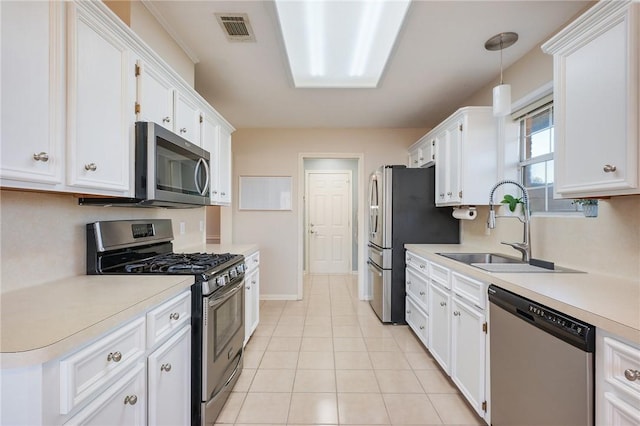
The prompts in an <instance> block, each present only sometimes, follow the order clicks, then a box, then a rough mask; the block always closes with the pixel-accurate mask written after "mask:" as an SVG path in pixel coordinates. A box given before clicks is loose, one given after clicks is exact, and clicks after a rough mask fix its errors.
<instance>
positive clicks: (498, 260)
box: [436, 253, 582, 273]
mask: <svg viewBox="0 0 640 426" xmlns="http://www.w3.org/2000/svg"><path fill="white" fill-rule="evenodd" d="M436 254H439V255H440V256H444V257H448V258H449V259H453V260H457V261H458V262H462V263H466V264H467V265H471V266H473V267H476V268H480V269H483V270H485V271H489V272H502V273H536V272H538V273H545V272H546V273H549V272H550V273H554V272H578V273H580V272H582V271H576V270H574V269H568V268H563V267H560V266H557V265H553V263H549V265H550V266H545V265H541V264H544V263H548V262H541V261H538V262H537V264H535V265H533V264H529V263H527V262H523V261H522V260H521V259H518V258H516V257H511V256H506V255H504V254H497V253H436ZM532 263H533V261H532ZM543 266H544V267H543Z"/></svg>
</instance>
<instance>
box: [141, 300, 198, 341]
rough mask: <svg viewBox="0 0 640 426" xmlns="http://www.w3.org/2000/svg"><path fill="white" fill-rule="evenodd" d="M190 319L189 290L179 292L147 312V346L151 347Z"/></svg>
mask: <svg viewBox="0 0 640 426" xmlns="http://www.w3.org/2000/svg"><path fill="white" fill-rule="evenodd" d="M190 320H191V292H190V291H187V292H185V293H182V294H179V295H178V296H176V297H174V298H173V299H171V300H169V301H168V302H166V303H163V304H162V305H160V306H158V307H157V308H155V309H153V310H152V311H150V312H149V313H147V346H148V347H152V346H154V345H155V344H156V343H158V342H160V341H161V340H162V339H164V338H165V337H167V336H169V335H170V334H171V333H173V332H174V331H175V330H177V329H179V328H180V327H182V326H183V325H185V324H189V323H190Z"/></svg>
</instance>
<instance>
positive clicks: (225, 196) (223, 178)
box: [218, 126, 231, 205]
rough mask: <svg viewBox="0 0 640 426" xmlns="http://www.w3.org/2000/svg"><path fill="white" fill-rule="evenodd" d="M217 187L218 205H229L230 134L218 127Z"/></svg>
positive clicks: (223, 128)
mask: <svg viewBox="0 0 640 426" xmlns="http://www.w3.org/2000/svg"><path fill="white" fill-rule="evenodd" d="M218 167H219V169H218V187H219V188H220V198H219V199H220V204H222V205H230V204H231V133H229V131H228V130H227V129H226V128H225V127H222V126H221V127H220V148H219V150H218Z"/></svg>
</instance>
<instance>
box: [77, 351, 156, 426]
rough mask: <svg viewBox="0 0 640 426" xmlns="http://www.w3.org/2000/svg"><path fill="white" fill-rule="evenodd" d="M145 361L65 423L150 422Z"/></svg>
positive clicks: (138, 423)
mask: <svg viewBox="0 0 640 426" xmlns="http://www.w3.org/2000/svg"><path fill="white" fill-rule="evenodd" d="M145 389H146V374H145V365H144V362H140V363H138V365H136V366H135V367H134V368H133V369H131V371H130V372H129V373H127V375H126V376H124V377H123V378H122V379H120V380H118V381H117V382H116V383H114V384H113V385H112V386H111V387H109V388H108V389H107V390H106V391H104V392H103V393H101V394H100V395H99V396H98V397H97V398H96V399H95V400H93V401H92V402H91V403H90V404H89V405H87V406H86V407H85V408H83V409H82V410H81V411H80V412H79V413H78V414H76V415H75V416H73V417H72V418H71V419H70V420H69V421H68V422H67V423H65V426H73V425H96V426H97V425H112V424H121V425H140V426H143V425H146V422H147V420H146V417H147V404H146V401H147V395H146V392H145Z"/></svg>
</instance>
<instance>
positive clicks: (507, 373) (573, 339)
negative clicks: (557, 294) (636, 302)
mask: <svg viewBox="0 0 640 426" xmlns="http://www.w3.org/2000/svg"><path fill="white" fill-rule="evenodd" d="M489 301H490V302H491V303H490V314H489V315H490V316H489V318H490V325H489V333H490V337H489V338H490V345H491V346H490V347H491V349H490V357H491V363H490V366H491V424H492V425H493V426H523V425H527V426H534V425H535V426H551V425H554V426H572V425H575V426H590V425H593V424H594V417H595V415H594V361H593V356H594V349H595V327H594V326H592V325H590V324H586V323H584V322H582V321H579V320H577V319H575V318H572V317H569V316H568V315H565V314H563V313H561V312H557V311H555V310H553V309H550V308H548V307H546V306H543V305H541V304H539V303H536V302H534V301H532V300H529V299H525V298H524V297H521V296H518V295H516V294H514V293H511V292H509V291H507V290H505V289H502V288H500V287H497V286H495V285H493V284H492V285H490V286H489Z"/></svg>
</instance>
